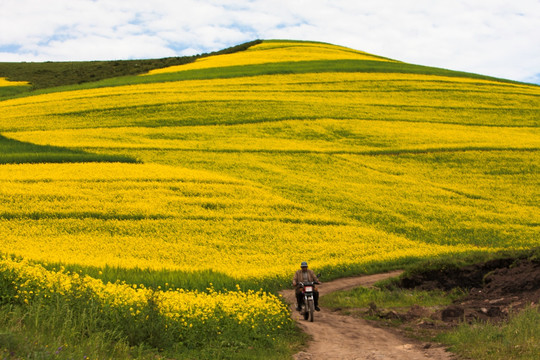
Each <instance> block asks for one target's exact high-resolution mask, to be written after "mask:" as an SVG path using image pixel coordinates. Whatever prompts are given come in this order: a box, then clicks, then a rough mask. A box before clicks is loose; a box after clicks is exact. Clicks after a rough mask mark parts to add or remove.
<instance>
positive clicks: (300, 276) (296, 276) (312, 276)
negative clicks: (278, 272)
mask: <svg viewBox="0 0 540 360" xmlns="http://www.w3.org/2000/svg"><path fill="white" fill-rule="evenodd" d="M306 272H307V274H306V275H307V276H306V278H307V279H304V276H303V274H302V269H300V270H298V271H297V272H295V273H294V277H293V285H295V286H296V285H298V283H300V282H306V281H309V282H319V279H317V276H315V273H314V272H313V270H310V269H307V270H306Z"/></svg>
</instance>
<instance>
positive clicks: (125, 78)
mask: <svg viewBox="0 0 540 360" xmlns="http://www.w3.org/2000/svg"><path fill="white" fill-rule="evenodd" d="M323 72H370V73H374V72H375V73H405V74H425V75H442V76H451V77H464V78H474V79H484V80H492V81H502V82H507V83H515V84H521V83H520V82H516V81H512V80H507V79H500V78H494V77H490V76H485V75H479V74H473V73H467V72H462V71H454V70H447V69H441V68H435V67H429V66H421V65H414V64H408V63H404V62H401V61H398V60H393V59H389V58H385V57H382V56H378V55H373V54H369V53H366V52H363V51H359V50H354V49H350V48H346V47H343V46H338V45H332V44H328V43H322V42H313V41H298V40H254V41H250V42H247V43H243V44H240V45H236V46H233V47H230V48H226V49H223V50H220V51H216V52H212V53H204V54H200V55H194V56H185V57H172V58H162V59H142V60H114V61H87V62H44V63H5V62H4V63H2V62H0V78H6V79H7V80H9V81H11V82H17V81H18V82H27V83H28V84H29V85H28V86H8V85H6V84H4V85H2V84H1V83H0V99H1V98H2V97H4V98H6V97H11V96H16V95H18V94H22V95H23V96H25V95H32V94H39V93H45V92H55V91H64V90H71V89H85V88H94V87H104V86H119V85H127V84H138V83H150V82H163V81H179V80H194V79H212V78H233V77H238V76H257V75H265V74H266V75H273V74H291V73H323ZM138 75H144V76H142V77H141V76H138Z"/></svg>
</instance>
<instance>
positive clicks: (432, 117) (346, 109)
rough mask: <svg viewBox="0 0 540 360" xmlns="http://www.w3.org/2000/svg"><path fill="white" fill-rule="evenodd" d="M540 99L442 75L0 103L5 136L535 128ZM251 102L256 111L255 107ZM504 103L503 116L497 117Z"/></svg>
mask: <svg viewBox="0 0 540 360" xmlns="http://www.w3.org/2000/svg"><path fill="white" fill-rule="evenodd" d="M456 84H459V85H456ZM479 85H481V86H479ZM539 99H540V89H539V88H538V87H534V86H522V85H513V84H504V83H494V82H490V81H484V80H472V79H455V78H448V77H441V76H424V75H409V74H366V73H355V74H343V73H324V74H297V75H276V76H259V77H246V78H236V79H217V80H193V81H179V82H166V83H154V84H140V85H133V86H119V87H110V88H98V89H90V90H77V91H68V92H59V93H51V94H43V95H38V96H32V97H25V98H20V99H11V100H6V101H3V102H1V103H0V118H1V119H2V120H3V121H2V123H1V124H0V131H4V132H5V131H10V130H16V131H21V130H30V129H34V130H37V129H54V128H95V127H111V126H132V125H137V124H144V125H150V126H160V125H166V126H170V125H171V122H172V123H176V124H178V125H185V124H184V122H193V121H197V122H200V123H201V124H204V123H205V122H214V123H215V122H220V123H228V122H256V121H269V120H287V119H297V118H321V117H327V118H332V117H335V116H339V117H340V118H349V119H363V118H365V119H370V120H381V119H382V120H387V119H388V120H400V119H403V120H407V121H429V122H431V123H432V122H456V123H461V122H463V123H475V124H482V123H486V124H490V123H497V122H500V123H501V124H514V125H532V124H538V116H537V113H538V111H539V110H538V109H539V108H540V100H539ZM254 103H257V106H256V107H253V106H251V105H252V104H254ZM501 104H504V107H505V111H504V112H501V111H500V107H501ZM336 109H339V111H336ZM516 114H518V116H519V117H518V118H516ZM516 121H518V122H519V123H517V124H516V123H515V122H516Z"/></svg>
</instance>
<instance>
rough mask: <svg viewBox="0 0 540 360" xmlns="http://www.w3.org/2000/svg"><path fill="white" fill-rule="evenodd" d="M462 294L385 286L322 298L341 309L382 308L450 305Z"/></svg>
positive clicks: (327, 303)
mask: <svg viewBox="0 0 540 360" xmlns="http://www.w3.org/2000/svg"><path fill="white" fill-rule="evenodd" d="M461 295H462V293H461V292H460V291H455V292H452V293H450V294H448V293H445V292H443V291H420V290H401V289H385V288H379V287H374V288H364V287H359V288H356V289H353V290H349V291H343V292H335V293H332V294H329V295H326V296H324V297H323V298H322V300H321V304H322V305H323V306H327V307H332V308H341V309H356V308H365V307H369V306H370V305H372V304H375V305H376V306H377V307H382V308H406V307H410V306H413V305H419V306H441V305H450V304H451V303H452V301H454V300H455V299H457V298H459V297H460V296H461Z"/></svg>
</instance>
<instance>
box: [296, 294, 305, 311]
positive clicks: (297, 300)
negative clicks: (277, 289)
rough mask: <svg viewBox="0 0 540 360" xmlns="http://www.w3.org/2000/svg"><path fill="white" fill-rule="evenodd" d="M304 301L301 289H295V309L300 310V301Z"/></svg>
mask: <svg viewBox="0 0 540 360" xmlns="http://www.w3.org/2000/svg"><path fill="white" fill-rule="evenodd" d="M303 302H304V295H303V294H302V291H300V289H296V310H298V311H300V310H299V309H300V307H301V306H302V303H303Z"/></svg>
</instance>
